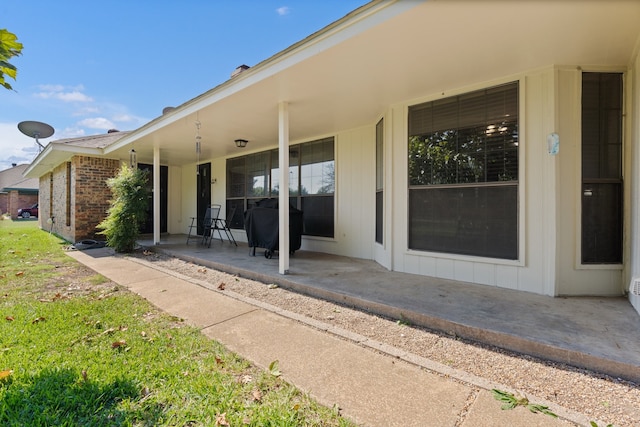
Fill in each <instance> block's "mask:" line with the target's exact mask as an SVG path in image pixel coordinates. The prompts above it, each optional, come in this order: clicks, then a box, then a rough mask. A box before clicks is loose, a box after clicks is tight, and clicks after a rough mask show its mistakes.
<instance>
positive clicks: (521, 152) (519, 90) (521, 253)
mask: <svg viewBox="0 0 640 427" xmlns="http://www.w3.org/2000/svg"><path fill="white" fill-rule="evenodd" d="M510 84H515V85H516V88H515V90H516V94H517V95H516V96H517V105H516V107H515V110H516V111H517V115H518V119H517V142H518V151H517V157H516V159H517V162H518V167H517V177H516V178H515V179H513V180H509V181H507V182H504V181H488V182H486V183H483V184H481V185H480V186H485V187H487V188H491V187H497V186H502V185H505V184H506V185H509V184H508V183H509V182H515V186H516V188H515V191H516V202H515V210H514V212H515V215H516V218H515V223H516V226H515V229H514V231H513V233H515V234H514V238H515V239H516V243H515V248H516V249H515V250H516V253H515V257H513V258H511V257H509V258H504V257H493V256H490V255H484V254H468V253H457V252H445V251H440V250H438V251H436V250H425V249H414V248H411V247H410V245H409V242H410V240H411V236H410V234H411V229H410V222H411V212H410V200H411V195H410V192H411V190H412V189H416V188H429V186H424V185H420V186H413V185H410V173H409V156H410V149H409V138H410V133H411V132H410V125H409V116H410V110H411V108H412V107H416V106H419V105H421V104H427V103H434V102H437V101H441V100H443V99H447V98H454V97H458V98H459V97H464V96H465V95H469V94H472V93H474V92H480V91H487V90H491V89H494V88H498V87H500V86H508V85H510ZM525 89H526V87H525V82H524V78H523V77H522V76H520V77H518V78H513V77H511V78H508V79H504V80H496V81H493V82H485V83H484V84H479V85H474V86H473V87H467V88H464V89H460V90H453V91H450V92H446V93H445V92H442V93H441V94H439V96H435V97H434V96H431V97H425V98H422V99H418V100H416V101H415V102H412V103H410V104H405V120H404V122H405V126H406V128H405V132H406V133H405V141H406V143H405V144H406V145H405V147H404V148H405V159H406V160H405V161H404V167H405V168H406V169H405V177H406V179H407V182H406V188H407V193H406V201H405V206H406V218H407V220H406V221H407V222H406V224H407V225H406V227H407V228H406V230H407V235H406V239H407V240H406V249H405V250H406V253H407V254H408V255H412V256H421V257H431V258H446V259H456V260H464V261H472V262H486V263H492V264H503V265H513V266H523V265H524V260H525V259H526V253H525V241H524V239H525V230H524V227H523V224H526V210H525V207H524V204H523V203H522V201H523V200H525V182H524V177H525V176H526V173H525V172H526V163H525V139H526V137H525V135H526V133H525V129H526V120H525V118H526V116H525V112H524V111H525V105H526V99H525ZM469 185H470V186H472V187H475V186H476V185H477V184H476V183H471V184H468V183H463V184H457V183H455V184H434V185H433V187H432V188H434V189H442V188H447V187H449V188H454V189H455V188H456V187H459V188H464V187H468V186H469Z"/></svg>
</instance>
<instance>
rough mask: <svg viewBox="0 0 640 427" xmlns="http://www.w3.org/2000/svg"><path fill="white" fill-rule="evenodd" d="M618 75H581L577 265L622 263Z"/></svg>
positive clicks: (620, 138) (620, 75)
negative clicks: (579, 261)
mask: <svg viewBox="0 0 640 427" xmlns="http://www.w3.org/2000/svg"><path fill="white" fill-rule="evenodd" d="M622 93H623V91H622V74H620V73H583V74H582V195H581V198H582V263H583V264H614V263H615V264H617V263H622V247H623V246H622V243H623V228H622V224H623V210H622V207H623V203H624V201H623V196H622V195H623V181H622Z"/></svg>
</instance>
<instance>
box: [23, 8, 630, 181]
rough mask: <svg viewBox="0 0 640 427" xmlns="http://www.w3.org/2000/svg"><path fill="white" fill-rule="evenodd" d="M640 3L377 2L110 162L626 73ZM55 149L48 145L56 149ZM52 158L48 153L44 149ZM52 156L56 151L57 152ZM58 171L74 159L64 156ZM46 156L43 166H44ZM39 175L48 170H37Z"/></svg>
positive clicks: (110, 150)
mask: <svg viewBox="0 0 640 427" xmlns="http://www.w3.org/2000/svg"><path fill="white" fill-rule="evenodd" d="M638 22H640V2H637V1H628V0H611V1H606V2H605V1H575V0H556V1H551V0H540V1H504V0H492V1H481V2H480V1H470V0H422V1H419V0H379V1H373V2H371V3H369V4H367V5H365V6H363V7H361V8H359V9H357V10H355V11H354V12H352V13H350V14H349V15H347V16H345V17H344V18H342V19H341V20H339V21H336V22H335V23H333V24H331V25H329V26H328V27H326V28H324V29H323V30H321V31H319V32H317V33H315V34H313V35H311V36H309V37H308V38H306V39H304V40H302V41H300V42H299V43H297V44H295V45H293V46H291V47H290V48H288V49H286V50H284V51H282V52H280V53H278V54H277V55H275V56H273V57H271V58H269V59H267V60H265V61H263V62H261V63H260V64H257V65H256V66H254V67H252V68H250V69H248V70H246V71H244V72H242V73H241V74H239V75H238V76H236V77H234V78H232V79H230V80H228V81H226V82H225V83H223V84H221V85H219V86H217V87H215V88H213V89H212V90H210V91H208V92H206V93H204V94H202V95H200V96H198V97H196V98H194V99H192V100H190V101H188V102H186V103H184V104H183V105H181V106H179V107H177V108H176V109H174V110H173V111H171V112H168V113H167V114H165V115H163V116H160V117H158V118H156V119H155V120H153V121H151V122H150V123H148V124H147V125H145V126H143V127H141V128H139V129H137V130H135V131H133V132H131V133H130V134H128V135H126V136H124V137H123V138H121V139H120V140H118V141H117V142H115V143H114V144H112V145H110V146H108V147H106V148H105V149H104V152H103V153H102V155H104V156H109V157H113V158H128V152H129V150H130V149H131V148H135V150H136V152H137V154H138V161H139V162H143V163H152V161H153V152H154V149H156V148H157V149H159V151H160V158H161V162H162V163H163V164H170V165H185V164H189V163H194V162H195V161H196V153H195V135H196V125H195V123H196V121H198V122H200V123H201V127H200V130H199V133H200V135H201V137H202V153H201V155H200V159H213V158H219V157H227V156H233V155H238V154H241V153H245V152H247V151H240V150H239V149H238V148H236V147H235V144H234V140H235V139H238V138H242V139H246V140H249V145H248V148H246V149H245V150H262V149H266V148H267V147H273V146H275V145H277V142H278V104H279V103H281V102H286V103H288V104H289V126H290V129H289V133H290V139H291V141H293V142H295V141H304V140H306V139H309V138H314V137H318V136H322V135H327V134H331V133H336V132H339V131H341V130H346V129H352V128H357V127H360V126H364V125H371V124H373V123H375V122H376V121H377V120H378V119H379V118H380V117H381V116H382V114H384V112H385V111H387V109H388V108H389V106H391V105H394V104H397V103H401V102H406V101H407V100H410V99H417V98H421V97H425V96H428V95H434V96H435V95H436V94H442V93H445V92H447V91H450V90H452V89H459V88H464V87H466V86H471V85H476V84H478V83H481V82H489V81H492V80H495V79H501V78H505V77H507V76H511V75H518V74H519V73H522V72H524V71H527V70H533V69H537V68H542V67H549V66H553V65H564V64H570V65H571V66H576V67H577V66H580V67H582V68H584V69H588V68H590V67H592V68H593V69H597V67H618V68H619V69H620V70H624V69H626V67H627V66H628V65H629V63H630V61H631V60H632V58H633V57H634V55H635V54H636V52H637V50H638V44H639V41H640V25H638ZM45 151H46V150H45ZM42 154H44V152H43V153H42ZM50 154H51V155H52V156H53V153H50ZM56 156H58V157H55V158H54V157H52V160H51V161H49V159H48V158H47V161H46V163H47V164H53V163H55V162H56V161H58V160H59V159H64V155H63V154H62V153H60V154H56ZM43 160H44V159H43ZM32 170H33V173H37V172H36V170H41V169H39V168H37V167H34V168H33V169H32Z"/></svg>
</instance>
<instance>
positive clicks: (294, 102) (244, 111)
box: [27, 0, 640, 311]
mask: <svg viewBox="0 0 640 427" xmlns="http://www.w3.org/2000/svg"><path fill="white" fill-rule="evenodd" d="M638 22H640V2H632V1H625V0H613V1H590V2H575V1H570V0H559V1H554V2H467V1H460V0H443V1H436V0H425V1H417V0H416V1H403V0H379V1H372V2H370V3H368V4H366V5H365V6H363V7H361V8H359V9H357V10H355V11H353V12H352V13H350V14H348V15H347V16H345V17H344V18H342V19H341V20H339V21H337V22H335V23H333V24H331V25H329V26H327V27H326V28H324V29H322V30H320V31H319V32H317V33H315V34H312V35H311V36H309V37H308V38H306V39H304V40H302V41H300V42H298V43H297V44H294V45H293V46H291V47H289V48H288V49H286V50H284V51H282V52H280V53H278V54H276V55H274V56H273V57H271V58H268V59H266V60H265V61H263V62H261V63H259V64H257V65H255V66H253V67H251V68H246V67H241V68H242V69H239V70H238V72H236V73H234V76H233V77H232V78H230V79H229V80H228V81H226V82H224V83H222V84H221V85H219V86H217V87H215V88H213V89H211V90H210V91H208V92H206V93H204V94H202V95H200V96H198V97H196V98H194V99H192V100H189V101H187V102H185V103H184V104H182V105H180V106H178V107H176V108H166V109H165V111H164V114H163V115H162V116H160V117H158V118H157V119H155V120H153V121H151V122H150V123H148V124H146V125H145V126H143V127H141V128H139V129H137V130H135V131H133V132H131V133H129V134H127V135H125V136H123V137H121V138H119V139H118V140H117V141H114V142H113V143H111V144H110V145H107V146H104V147H103V148H101V149H100V150H97V151H96V152H94V153H92V155H94V156H96V157H99V158H103V159H111V160H114V161H121V162H122V161H127V159H128V156H129V154H128V153H129V151H130V150H131V149H135V151H136V153H137V156H138V161H140V162H144V163H147V164H149V165H152V169H153V171H154V172H156V173H155V174H154V177H155V178H154V184H153V185H154V188H157V189H159V188H160V173H157V172H159V171H160V168H161V167H166V168H167V171H168V173H167V200H168V202H167V203H168V207H167V209H166V214H165V216H166V218H165V220H166V224H167V231H168V232H169V233H174V234H176V233H186V231H187V228H188V225H189V222H190V221H189V218H190V217H192V216H194V214H198V215H202V212H204V209H203V208H204V206H206V205H207V204H211V203H220V204H222V205H223V206H224V208H225V210H226V211H227V212H228V211H230V210H231V209H233V208H235V212H236V214H235V216H234V218H233V224H234V226H235V227H236V228H237V231H236V232H235V235H236V239H237V240H243V239H244V240H246V235H244V234H243V230H242V212H243V211H244V210H246V209H248V208H250V207H252V206H253V205H254V204H255V203H256V201H258V200H260V199H261V198H264V197H273V198H278V199H279V200H280V204H281V205H284V204H286V203H291V204H293V205H295V206H296V207H298V208H300V209H301V210H303V212H304V222H305V224H304V236H303V243H302V249H305V250H312V251H320V252H327V253H333V254H338V255H344V256H350V257H357V258H364V259H372V260H375V261H376V262H378V263H379V264H381V265H382V266H384V267H386V268H388V269H390V270H394V271H401V272H407V273H413V274H419V275H425V276H433V277H440V278H446V279H453V280H458V281H465V282H471V283H478V284H483V285H489V286H496V287H501V288H508V289H516V290H520V291H524V292H532V293H536V294H543V295H550V296H561V295H574V296H575V295H598V296H620V295H627V294H628V295H629V298H630V301H631V302H632V304H634V306H635V307H636V309H637V310H638V311H640V296H639V295H638V294H640V215H639V208H640V205H639V203H640V197H639V191H640V187H639V184H640V167H639V165H640V150H638V146H639V144H640V55H639V49H640V26H639V25H638ZM236 141H238V142H236ZM242 141H248V142H246V143H245V145H246V146H245V147H244V148H239V146H241V145H243V144H242ZM51 145H52V144H50V146H51ZM47 148H48V149H49V147H47ZM58 148H60V147H57V146H55V145H54V147H52V148H51V149H50V150H45V151H43V152H42V153H41V154H40V156H39V157H38V158H37V159H36V161H34V163H33V164H32V165H31V167H30V168H29V169H28V171H27V176H32V177H39V178H40V190H41V194H42V190H43V177H44V179H45V181H46V176H47V174H52V173H53V172H54V171H55V170H56V168H58V167H60V163H56V161H57V160H55V161H50V160H51V159H57V157H56V156H57V154H56V153H57V150H58ZM74 155H80V154H79V153H78V154H74ZM65 161H67V160H65ZM281 188H289V192H288V194H287V192H286V191H280V189H281ZM159 193H160V192H159V191H156V192H155V193H154V194H156V195H159ZM161 206H162V204H161V201H160V197H159V196H158V197H155V198H154V209H153V213H154V223H153V224H154V230H153V231H154V240H155V242H156V243H160V226H159V224H160V222H161V221H160V220H161V219H162V218H161ZM279 220H280V222H279V224H280V227H279V229H280V242H284V243H282V245H283V247H281V248H280V257H279V263H280V264H279V268H280V272H281V273H283V274H284V273H286V272H287V271H288V268H289V262H290V260H289V256H288V251H287V250H286V249H287V248H286V244H287V242H288V239H287V238H286V237H287V232H288V226H287V225H288V212H287V210H286V209H281V210H280V218H279ZM389 286H393V284H389Z"/></svg>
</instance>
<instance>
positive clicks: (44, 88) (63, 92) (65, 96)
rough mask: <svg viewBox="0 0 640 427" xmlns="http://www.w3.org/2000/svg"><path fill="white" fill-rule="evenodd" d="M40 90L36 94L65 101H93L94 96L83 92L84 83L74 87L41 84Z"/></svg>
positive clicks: (38, 96)
mask: <svg viewBox="0 0 640 427" xmlns="http://www.w3.org/2000/svg"><path fill="white" fill-rule="evenodd" d="M38 89H40V92H36V93H34V96H35V97H37V98H42V99H57V100H60V101H63V102H92V101H93V98H91V97H90V96H87V95H85V94H84V93H83V90H84V87H83V86H82V85H78V86H74V87H68V88H67V87H64V86H62V85H40V86H38Z"/></svg>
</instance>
